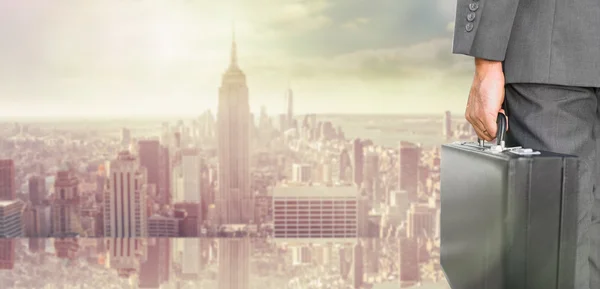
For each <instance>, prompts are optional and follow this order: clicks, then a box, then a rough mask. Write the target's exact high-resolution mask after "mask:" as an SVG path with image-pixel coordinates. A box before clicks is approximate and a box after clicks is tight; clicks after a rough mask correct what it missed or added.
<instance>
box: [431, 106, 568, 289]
mask: <svg viewBox="0 0 600 289" xmlns="http://www.w3.org/2000/svg"><path fill="white" fill-rule="evenodd" d="M505 131H506V117H505V116H504V115H503V114H499V116H498V132H499V135H498V136H497V138H496V140H497V143H496V144H489V145H488V144H485V143H483V142H482V141H479V142H477V143H475V142H472V143H465V142H456V143H453V144H448V145H443V146H442V150H441V196H440V197H441V212H440V216H441V220H440V239H441V240H440V241H441V245H440V246H441V253H440V254H441V256H440V258H441V265H442V268H443V271H444V273H445V274H446V278H447V280H448V283H449V284H450V286H451V287H452V289H555V288H556V289H572V288H574V277H575V249H576V247H577V246H576V241H577V190H578V170H579V162H578V159H577V157H575V156H568V155H562V154H556V153H551V152H544V151H537V152H536V151H533V150H530V149H523V148H504V134H505Z"/></svg>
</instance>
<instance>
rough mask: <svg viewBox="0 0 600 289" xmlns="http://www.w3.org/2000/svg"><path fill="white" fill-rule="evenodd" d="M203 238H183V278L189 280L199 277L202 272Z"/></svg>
mask: <svg viewBox="0 0 600 289" xmlns="http://www.w3.org/2000/svg"><path fill="white" fill-rule="evenodd" d="M201 243H202V239H197V238H184V239H183V259H182V260H181V274H182V278H184V279H187V280H196V279H198V277H199V275H200V272H201V267H200V266H201V262H200V261H201V256H200V255H201V253H200V252H201V251H200V250H201V246H202V244H201Z"/></svg>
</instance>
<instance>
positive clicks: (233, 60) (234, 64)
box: [229, 20, 238, 68]
mask: <svg viewBox="0 0 600 289" xmlns="http://www.w3.org/2000/svg"><path fill="white" fill-rule="evenodd" d="M231 26H232V29H231V63H230V64H229V66H230V67H232V68H237V67H238V63H237V44H236V43H235V20H233V21H232V25H231Z"/></svg>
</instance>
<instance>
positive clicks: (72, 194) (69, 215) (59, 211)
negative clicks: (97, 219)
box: [52, 171, 81, 238]
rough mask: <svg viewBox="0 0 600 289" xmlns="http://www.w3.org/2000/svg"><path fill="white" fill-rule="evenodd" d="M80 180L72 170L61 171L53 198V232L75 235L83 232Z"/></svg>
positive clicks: (55, 234) (65, 235) (55, 183)
mask: <svg viewBox="0 0 600 289" xmlns="http://www.w3.org/2000/svg"><path fill="white" fill-rule="evenodd" d="M79 193H80V192H79V180H77V177H75V176H74V175H73V174H72V173H71V172H70V171H59V172H58V173H57V174H56V181H55V182H54V199H53V200H52V234H53V235H54V236H55V237H61V238H62V237H74V236H78V235H79V234H81V220H80V216H81V199H80V196H79Z"/></svg>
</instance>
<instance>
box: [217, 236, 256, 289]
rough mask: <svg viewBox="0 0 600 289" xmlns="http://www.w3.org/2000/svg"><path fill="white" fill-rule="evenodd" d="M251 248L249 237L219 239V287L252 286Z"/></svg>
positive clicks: (245, 288)
mask: <svg viewBox="0 0 600 289" xmlns="http://www.w3.org/2000/svg"><path fill="white" fill-rule="evenodd" d="M250 250H251V244H250V239H248V238H230V239H227V238H220V239H219V248H218V251H217V253H218V256H219V257H218V258H219V271H218V272H219V273H218V279H219V289H249V288H250V284H249V283H250V262H249V260H250Z"/></svg>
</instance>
